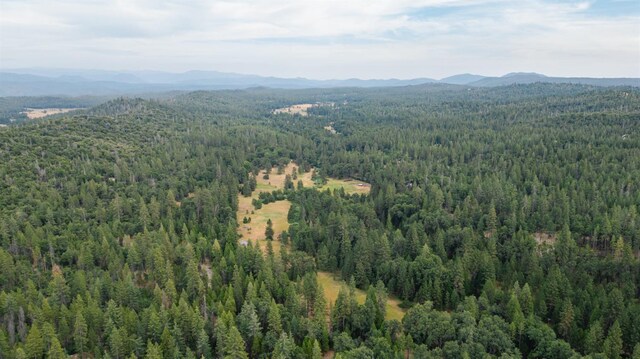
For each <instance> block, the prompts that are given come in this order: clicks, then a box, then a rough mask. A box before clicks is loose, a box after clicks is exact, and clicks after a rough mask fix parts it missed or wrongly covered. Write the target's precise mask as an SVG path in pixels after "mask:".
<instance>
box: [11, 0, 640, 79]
mask: <svg viewBox="0 0 640 359" xmlns="http://www.w3.org/2000/svg"><path fill="white" fill-rule="evenodd" d="M592 5H593V3H592V2H588V1H563V2H548V1H543V0H522V1H508V0H484V1H483V0H478V1H462V0H397V1H393V0H385V1H372V0H351V1H344V0H299V1H290V0H229V1H206V0H192V1H188V2H182V1H151V0H115V1H107V0H90V1H87V0H60V1H55V2H53V1H46V0H21V1H12V0H3V1H2V2H0V10H1V11H0V67H3V68H11V67H25V66H41V67H43V66H48V67H78V68H108V69H162V70H174V71H182V70H188V69H216V70H221V71H235V72H246V73H259V74H265V75H278V76H306V77H316V78H331V77H352V76H359V77H366V78H371V77H417V76H430V77H441V76H446V75H449V74H453V73H458V72H476V73H483V74H491V75H499V74H502V73H505V72H510V71H538V72H544V73H549V74H553V75H567V76H570V75H571V76H577V75H583V76H640V11H638V12H636V13H629V14H615V16H595V15H593V14H590V13H589V10H590V8H591V7H592ZM416 15H420V16H416Z"/></svg>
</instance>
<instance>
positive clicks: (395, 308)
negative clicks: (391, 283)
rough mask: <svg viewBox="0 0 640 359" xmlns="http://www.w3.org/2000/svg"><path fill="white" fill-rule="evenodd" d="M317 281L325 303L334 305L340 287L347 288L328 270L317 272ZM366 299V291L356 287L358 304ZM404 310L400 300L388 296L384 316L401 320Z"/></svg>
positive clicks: (345, 284) (388, 318)
mask: <svg viewBox="0 0 640 359" xmlns="http://www.w3.org/2000/svg"><path fill="white" fill-rule="evenodd" d="M318 283H319V284H320V285H321V286H322V289H323V290H324V296H325V298H326V299H327V303H331V305H334V304H335V302H336V299H337V298H338V293H339V292H340V288H345V290H346V289H347V283H345V282H344V281H342V280H338V279H335V277H334V275H333V274H331V273H328V272H318ZM366 299H367V293H365V291H363V290H360V289H356V300H357V301H358V303H359V304H362V303H364V301H365V300H366ZM404 313H405V312H404V310H403V309H402V308H400V301H399V300H397V299H393V298H389V299H388V300H387V314H386V315H385V318H386V319H387V320H392V319H396V320H402V317H404Z"/></svg>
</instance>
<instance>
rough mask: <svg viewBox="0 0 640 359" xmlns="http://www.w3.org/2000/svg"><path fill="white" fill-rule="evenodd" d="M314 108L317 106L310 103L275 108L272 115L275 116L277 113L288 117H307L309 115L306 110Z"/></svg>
mask: <svg viewBox="0 0 640 359" xmlns="http://www.w3.org/2000/svg"><path fill="white" fill-rule="evenodd" d="M314 106H317V105H314V104H311V103H301V104H298V105H291V106H289V107H283V108H277V109H275V110H273V113H274V114H276V115H277V114H279V113H288V114H290V115H300V116H308V115H309V113H307V110H308V109H310V108H311V107H314Z"/></svg>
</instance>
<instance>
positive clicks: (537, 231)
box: [0, 84, 640, 359]
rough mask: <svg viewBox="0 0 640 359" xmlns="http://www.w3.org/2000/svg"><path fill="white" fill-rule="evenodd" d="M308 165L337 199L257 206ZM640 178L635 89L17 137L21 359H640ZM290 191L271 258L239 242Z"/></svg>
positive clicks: (197, 103) (1, 358)
mask: <svg viewBox="0 0 640 359" xmlns="http://www.w3.org/2000/svg"><path fill="white" fill-rule="evenodd" d="M296 104H310V105H312V106H309V108H308V110H307V113H304V114H295V115H291V114H287V113H274V110H275V109H280V108H283V107H287V106H291V105H296ZM292 161H293V162H294V163H295V164H296V166H297V168H298V169H299V174H300V176H302V175H303V174H304V173H308V172H311V173H313V175H312V176H313V177H312V179H313V181H314V183H316V185H315V186H310V185H307V184H305V183H303V181H302V180H300V182H298V179H297V178H295V177H297V175H294V176H292V177H291V178H289V177H287V180H286V181H285V183H284V185H283V186H282V188H280V189H277V190H273V188H271V187H270V186H265V185H264V184H263V185H262V190H263V193H261V194H260V195H259V196H257V193H258V192H255V191H257V190H259V189H260V185H259V184H258V183H257V178H258V176H260V177H259V178H260V179H262V180H264V181H267V182H268V181H269V175H268V174H263V172H261V171H263V170H265V169H267V170H271V169H272V168H274V167H275V168H276V171H278V169H283V168H285V167H286V166H287V165H290V163H291V162H292ZM639 178H640V90H638V89H637V88H624V87H618V88H599V87H590V86H582V85H568V84H531V85H512V86H505V87H496V88H469V87H465V86H454V85H424V86H410V87H398V88H384V89H348V88H345V89H322V90H296V91H293V90H291V91H285V90H269V89H253V90H247V91H216V92H194V93H189V94H179V95H174V96H168V97H167V96H165V97H163V98H162V99H159V100H141V99H127V98H120V99H117V100H113V101H110V102H107V103H105V104H102V105H99V106H97V107H94V108H92V109H90V110H86V111H84V112H83V113H81V114H74V115H72V116H62V117H60V118H55V119H42V120H31V121H28V122H25V123H24V124H21V125H14V126H9V127H1V128H0V359H5V358H66V357H67V356H70V355H73V356H74V357H76V358H130V357H140V358H164V359H170V358H183V357H192V358H201V357H204V358H237V359H240V358H278V359H280V358H309V359H318V358H333V357H336V358H342V359H348V358H390V359H391V358H393V359H395V358H398V359H400V358H447V359H449V358H487V357H503V358H521V357H526V358H580V357H585V356H586V357H590V358H631V357H633V358H639V357H640V344H639V343H640V299H639V298H640V217H639V215H638V207H639V206H640V181H639V180H638V179H639ZM328 179H354V180H356V181H358V182H357V183H362V184H370V185H371V187H370V191H369V190H367V191H361V192H360V193H353V191H352V192H350V191H347V190H345V189H334V190H332V189H331V188H335V186H334V187H330V186H328V185H327V186H324V187H323V185H324V184H325V182H327V180H328ZM268 183H269V182H268ZM330 183H331V182H330ZM269 184H270V183H269ZM327 188H329V189H327ZM265 189H268V190H269V191H271V190H273V191H272V192H265ZM252 194H253V196H256V198H257V199H255V198H254V200H253V201H252V202H253V206H254V210H252V212H250V213H246V215H245V214H244V213H241V212H238V211H239V201H240V199H241V198H243V197H249V196H252ZM285 200H286V201H289V202H290V207H287V208H288V212H287V215H286V221H287V230H286V231H282V233H281V234H280V235H279V236H277V235H274V232H273V229H272V228H271V232H270V231H269V229H270V227H267V230H266V231H265V233H264V236H262V235H261V236H260V237H261V238H260V240H262V239H264V240H266V241H267V249H266V250H263V249H262V248H261V247H260V246H259V245H258V244H257V243H255V242H254V241H252V240H249V241H247V239H246V238H243V237H241V236H240V234H239V233H240V232H241V230H240V229H241V226H243V225H247V224H248V223H239V222H240V220H239V219H238V218H242V217H251V216H252V215H253V216H254V218H255V217H256V213H257V211H258V210H259V209H260V208H261V206H266V205H268V204H270V203H274V202H278V201H285ZM254 211H255V212H254ZM274 220H275V218H274ZM245 222H249V219H248V218H247V220H246V221H245ZM269 222H271V221H269ZM276 243H277V245H275V244H276ZM274 248H279V250H274ZM317 273H322V278H320V276H319V275H318V274H317ZM327 274H332V275H334V276H335V277H336V278H337V279H341V280H342V281H344V282H345V283H348V285H347V286H346V289H342V290H340V292H339V294H337V299H336V300H335V301H329V300H328V299H327V298H331V296H330V295H329V293H325V291H328V290H329V289H328V288H324V287H323V284H322V283H326V280H325V279H326V276H327ZM321 279H322V280H321ZM323 280H325V281H324V282H323ZM358 295H360V296H364V297H365V299H364V301H362V300H360V301H359V300H358V299H357V297H358ZM390 298H393V300H394V301H395V302H399V303H400V304H399V307H401V308H402V309H403V310H406V312H404V317H403V318H402V320H401V321H399V320H397V319H389V316H388V315H386V314H387V307H388V306H387V300H388V299H390ZM400 313H402V312H400Z"/></svg>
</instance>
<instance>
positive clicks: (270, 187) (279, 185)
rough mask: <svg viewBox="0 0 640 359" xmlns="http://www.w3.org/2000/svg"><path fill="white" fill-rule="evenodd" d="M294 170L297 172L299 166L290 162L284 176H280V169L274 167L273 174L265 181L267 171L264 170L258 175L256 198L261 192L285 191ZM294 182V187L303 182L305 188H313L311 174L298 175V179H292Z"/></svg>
mask: <svg viewBox="0 0 640 359" xmlns="http://www.w3.org/2000/svg"><path fill="white" fill-rule="evenodd" d="M294 169H295V170H297V169H298V165H296V164H295V163H294V162H289V164H288V165H287V167H285V169H284V172H283V173H282V174H278V168H277V167H273V168H272V169H271V172H270V173H269V179H263V178H262V176H264V174H265V173H266V171H264V170H262V171H260V173H259V174H258V177H257V178H256V182H257V184H258V185H257V186H256V191H255V193H254V194H255V195H256V198H257V195H258V194H259V193H260V192H271V191H275V190H278V189H283V188H284V181H285V178H286V176H287V175H292V174H293V170H294ZM292 180H293V184H294V185H297V184H298V181H299V180H302V184H303V185H304V186H305V187H311V186H313V181H312V180H311V172H306V173H303V174H298V179H295V180H294V179H292Z"/></svg>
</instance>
